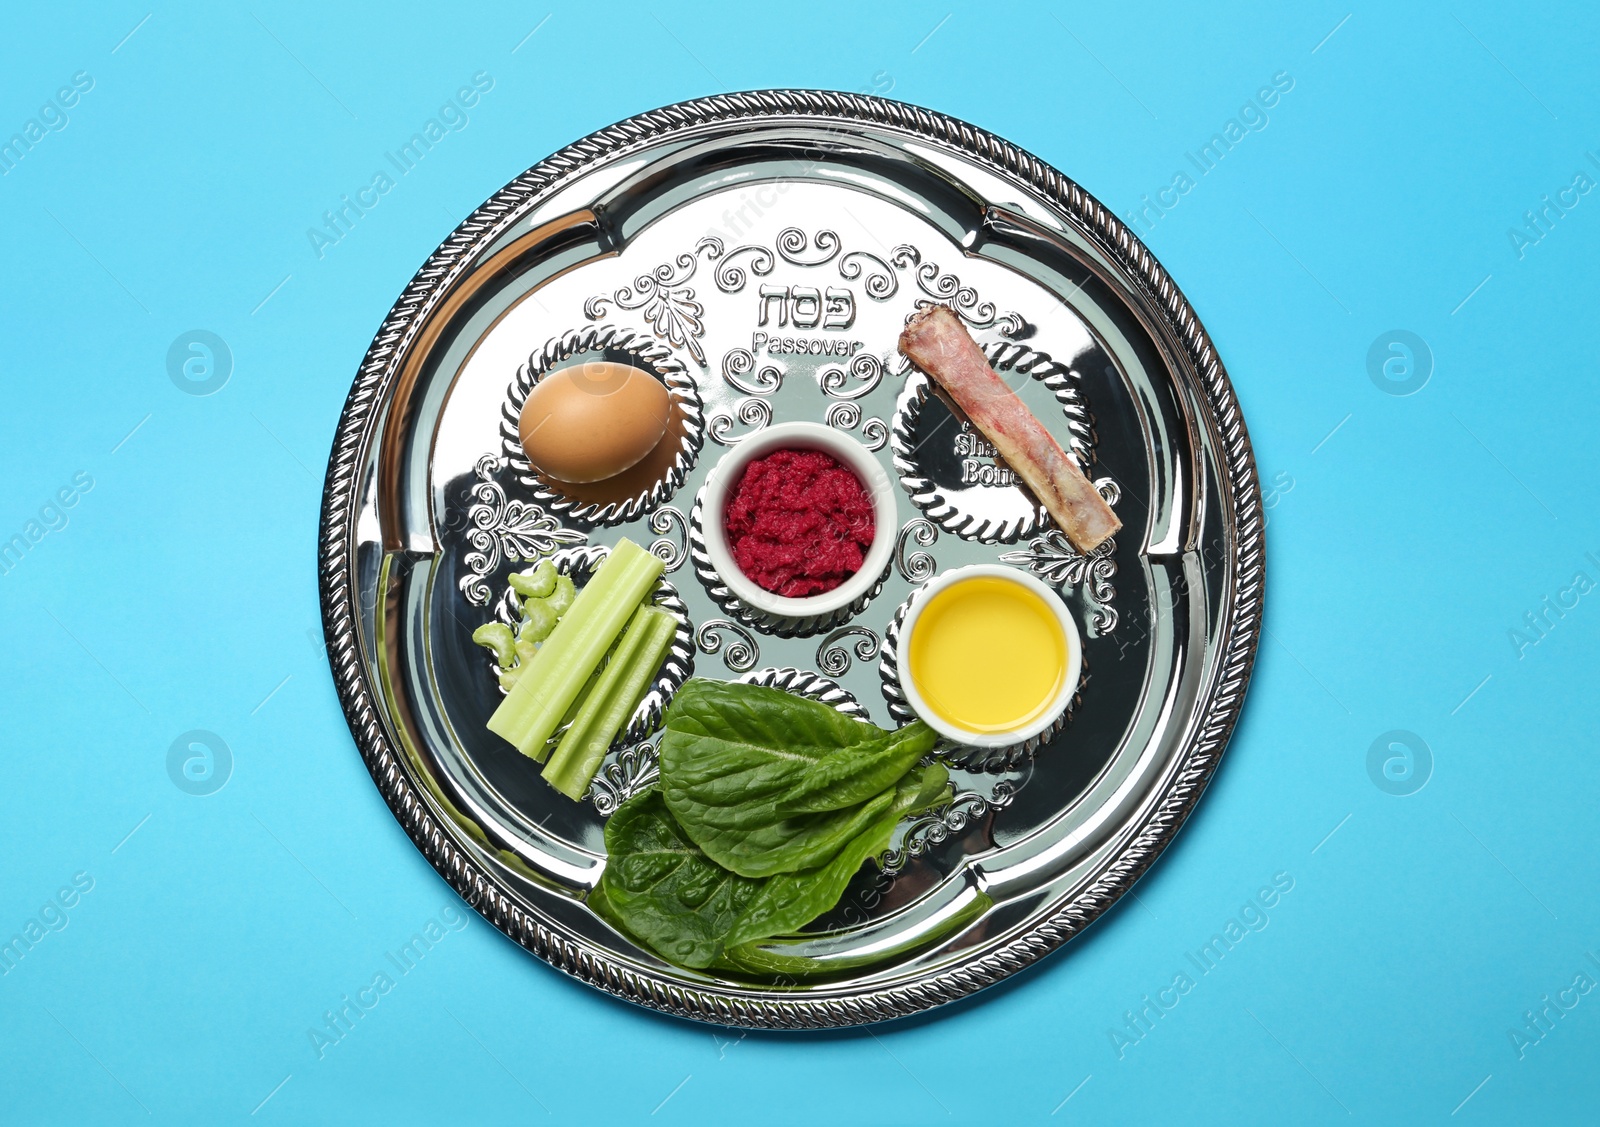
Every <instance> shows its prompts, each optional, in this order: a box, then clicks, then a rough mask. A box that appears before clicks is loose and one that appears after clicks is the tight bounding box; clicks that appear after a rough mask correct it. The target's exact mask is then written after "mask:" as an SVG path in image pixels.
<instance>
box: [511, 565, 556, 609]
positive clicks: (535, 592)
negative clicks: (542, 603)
mask: <svg viewBox="0 0 1600 1127" xmlns="http://www.w3.org/2000/svg"><path fill="white" fill-rule="evenodd" d="M506 582H507V583H509V584H511V589H512V590H513V591H515V592H516V593H517V594H519V595H521V596H522V597H523V598H525V599H543V598H548V597H549V595H550V592H551V591H554V590H555V589H556V565H555V564H553V563H551V562H550V561H549V560H541V561H540V562H539V566H538V567H536V568H532V569H531V570H528V571H521V572H512V573H511V574H510V575H508V576H506Z"/></svg>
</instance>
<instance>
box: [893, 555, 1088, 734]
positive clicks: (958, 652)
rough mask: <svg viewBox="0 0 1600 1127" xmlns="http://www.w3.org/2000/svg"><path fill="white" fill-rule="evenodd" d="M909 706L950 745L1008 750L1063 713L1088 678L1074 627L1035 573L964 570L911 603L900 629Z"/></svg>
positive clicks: (942, 578)
mask: <svg viewBox="0 0 1600 1127" xmlns="http://www.w3.org/2000/svg"><path fill="white" fill-rule="evenodd" d="M899 651H900V653H899V663H898V664H899V667H900V688H901V691H902V692H904V693H905V698H906V703H908V704H909V705H910V706H911V708H912V710H913V711H914V712H916V714H917V715H918V716H920V717H921V718H922V719H923V720H925V721H927V723H928V726H929V727H931V728H932V729H933V730H934V731H936V732H938V733H939V734H940V735H941V736H944V737H945V738H946V739H949V740H953V741H955V742H956V743H961V744H967V745H969V746H972V747H1005V746H1007V745H1009V744H1015V743H1021V742H1023V741H1024V740H1028V739H1032V738H1033V737H1034V736H1037V735H1039V734H1040V733H1041V732H1043V731H1045V730H1046V729H1047V728H1049V727H1050V725H1052V724H1054V723H1055V721H1056V719H1057V718H1058V717H1059V716H1060V715H1061V714H1062V712H1064V711H1065V710H1066V708H1067V705H1068V704H1070V703H1071V701H1072V694H1073V693H1075V692H1076V691H1077V689H1078V680H1079V678H1080V677H1081V676H1082V674H1083V643H1082V640H1081V639H1080V637H1079V634H1078V624H1077V623H1076V622H1075V621H1074V620H1073V617H1072V613H1071V611H1069V610H1068V609H1067V607H1066V604H1065V603H1063V602H1062V601H1061V598H1060V596H1059V595H1057V594H1056V592H1055V591H1053V590H1052V589H1051V588H1050V587H1048V586H1046V585H1045V584H1044V583H1043V582H1042V581H1041V580H1039V579H1038V578H1037V577H1036V576H1033V575H1031V574H1029V573H1028V572H1025V571H1019V570H1017V569H1016V568H1012V567H1005V566H1003V565H1000V564H975V565H973V566H971V567H958V568H954V569H953V570H951V571H946V572H943V573H942V574H940V575H938V576H935V577H934V578H933V579H932V580H930V581H929V582H928V584H927V585H926V586H925V587H923V588H922V590H920V591H918V592H917V594H916V595H915V596H914V597H913V598H912V600H911V605H910V606H909V607H908V608H907V609H906V617H905V622H904V623H903V624H902V625H901V627H900V641H899Z"/></svg>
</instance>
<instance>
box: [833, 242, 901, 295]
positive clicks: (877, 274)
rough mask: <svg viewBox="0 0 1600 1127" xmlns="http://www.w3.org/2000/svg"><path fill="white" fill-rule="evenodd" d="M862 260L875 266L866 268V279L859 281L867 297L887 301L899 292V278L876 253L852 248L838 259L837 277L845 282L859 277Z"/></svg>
mask: <svg viewBox="0 0 1600 1127" xmlns="http://www.w3.org/2000/svg"><path fill="white" fill-rule="evenodd" d="M863 262H870V263H872V264H873V265H874V266H875V267H876V269H870V270H867V278H866V281H864V282H862V283H861V285H862V288H863V289H865V290H866V291H867V296H868V297H870V298H873V299H874V300H876V301H888V300H889V299H890V298H891V297H893V296H894V295H895V294H896V293H897V292H899V289H900V279H899V278H898V277H897V276H896V275H895V272H894V269H893V268H892V267H891V266H890V265H889V264H888V263H887V262H885V261H884V260H883V259H881V258H879V257H878V256H877V255H875V254H868V253H867V252H866V251H864V250H853V251H851V252H850V253H849V254H847V255H845V256H844V257H843V258H841V259H840V260H839V277H841V278H843V279H844V280H845V281H847V282H853V281H855V280H856V279H857V278H859V277H861V272H862V269H863V267H862V263H863Z"/></svg>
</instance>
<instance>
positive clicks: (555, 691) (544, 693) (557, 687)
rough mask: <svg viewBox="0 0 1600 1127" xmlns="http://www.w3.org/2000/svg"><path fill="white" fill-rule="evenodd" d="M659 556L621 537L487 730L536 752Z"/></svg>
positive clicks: (629, 613)
mask: <svg viewBox="0 0 1600 1127" xmlns="http://www.w3.org/2000/svg"><path fill="white" fill-rule="evenodd" d="M661 570H662V562H661V560H660V559H659V558H658V557H657V556H655V555H653V554H652V553H650V552H647V551H645V550H644V549H643V548H641V547H639V545H637V544H635V543H633V541H631V540H621V541H619V542H618V543H617V546H616V547H615V548H613V549H612V550H611V554H610V555H608V556H607V557H606V560H605V562H604V563H603V564H601V565H600V567H599V568H598V569H596V571H595V573H594V575H593V576H592V577H591V578H590V580H589V582H588V584H587V585H586V586H585V587H584V589H583V590H582V591H581V592H580V593H579V594H578V596H577V598H576V599H575V600H574V601H573V604H572V609H571V610H569V611H567V613H566V614H564V615H563V616H562V617H561V621H560V622H559V623H558V624H557V625H556V628H555V629H554V630H553V631H551V633H550V636H549V637H548V638H546V639H545V640H544V643H543V644H542V645H541V646H540V647H539V652H538V653H537V654H535V655H534V658H533V660H532V661H531V662H526V663H524V668H523V669H522V673H521V675H520V676H519V677H518V678H517V683H516V685H515V686H514V687H513V688H512V690H511V691H510V692H509V693H507V694H506V699H505V700H503V701H501V702H500V707H499V708H497V709H495V711H494V715H493V716H491V717H489V730H490V731H491V732H493V733H495V735H497V736H500V737H502V738H504V739H506V740H508V741H509V742H511V743H514V744H516V745H517V747H518V749H520V750H521V751H522V753H523V754H524V755H530V756H534V757H536V758H537V757H539V756H540V755H542V753H543V750H544V745H545V742H546V741H547V740H549V738H550V737H551V735H552V734H554V732H555V730H556V728H557V727H558V726H559V725H560V723H561V718H562V717H563V716H564V715H565V714H566V711H567V709H568V708H570V707H571V705H572V702H573V701H574V700H575V699H576V698H577V696H578V693H579V692H580V690H582V688H583V686H584V684H585V682H587V681H588V679H589V676H590V674H592V673H593V672H594V671H595V669H596V668H598V667H599V665H600V662H601V660H602V659H603V658H604V657H605V655H606V651H607V650H609V649H610V648H611V645H612V643H613V642H615V641H616V640H617V635H619V634H621V633H622V629H623V627H624V626H626V625H627V623H628V620H629V619H630V618H632V617H633V613H634V611H635V610H637V609H638V607H639V604H640V603H642V602H643V601H644V599H645V596H646V595H648V594H649V593H650V591H651V590H652V589H653V588H654V587H655V584H656V580H657V579H659V578H660V577H661Z"/></svg>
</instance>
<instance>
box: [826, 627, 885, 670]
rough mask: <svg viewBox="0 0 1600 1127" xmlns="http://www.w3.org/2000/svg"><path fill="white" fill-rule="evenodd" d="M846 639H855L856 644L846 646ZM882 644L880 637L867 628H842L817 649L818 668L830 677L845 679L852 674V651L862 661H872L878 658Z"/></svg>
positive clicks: (829, 636)
mask: <svg viewBox="0 0 1600 1127" xmlns="http://www.w3.org/2000/svg"><path fill="white" fill-rule="evenodd" d="M846 638H855V639H856V642H855V644H854V645H849V646H847V645H845V644H844V640H845V639H846ZM880 644H881V642H880V640H879V638H878V635H877V634H875V633H873V632H872V631H871V630H868V629H867V628H866V627H865V626H844V627H840V628H839V629H838V630H835V631H834V632H833V633H832V634H829V635H828V636H827V637H826V638H824V639H822V644H821V645H820V646H818V647H817V668H818V669H820V670H822V671H823V672H824V673H826V674H827V675H828V676H830V677H843V676H844V675H845V674H846V673H848V672H850V664H851V663H850V651H851V650H854V651H855V653H856V657H858V658H860V659H861V660H862V661H871V660H872V659H873V658H875V657H877V656H878V647H879V645H880Z"/></svg>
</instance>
